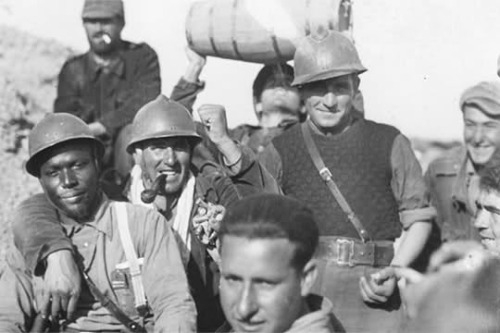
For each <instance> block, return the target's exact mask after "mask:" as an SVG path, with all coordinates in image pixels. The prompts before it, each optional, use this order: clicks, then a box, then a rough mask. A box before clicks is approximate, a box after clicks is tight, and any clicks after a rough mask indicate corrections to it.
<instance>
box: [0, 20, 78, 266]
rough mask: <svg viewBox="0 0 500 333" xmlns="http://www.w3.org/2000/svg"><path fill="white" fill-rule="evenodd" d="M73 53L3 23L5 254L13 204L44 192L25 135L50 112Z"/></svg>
mask: <svg viewBox="0 0 500 333" xmlns="http://www.w3.org/2000/svg"><path fill="white" fill-rule="evenodd" d="M72 53H73V52H72V51H71V50H70V49H69V48H67V47H64V46H63V45H60V44H59V43H57V42H55V41H52V40H46V39H40V38H36V37H33V36H31V35H29V34H27V33H24V32H22V31H19V30H16V29H14V28H10V27H6V26H1V25H0V128H1V130H0V189H2V191H0V258H3V257H4V253H5V250H6V249H7V248H8V246H10V242H11V236H10V225H11V219H10V217H11V215H12V210H13V208H14V207H15V206H16V205H17V204H18V203H19V202H20V201H22V200H23V199H25V198H26V197H28V196H29V195H30V194H32V193H35V192H38V191H39V185H38V183H37V181H36V180H35V179H33V177H31V176H29V175H28V174H27V173H26V172H24V171H23V163H24V161H25V160H26V158H27V156H28V151H27V143H26V135H27V134H28V131H29V129H30V128H31V127H33V124H34V123H35V122H37V121H38V120H39V119H41V118H42V117H43V115H45V114H46V113H48V112H50V111H51V108H52V103H53V100H54V97H55V94H56V85H57V74H58V73H59V70H60V68H61V66H62V64H63V62H64V60H65V59H67V58H68V57H69V56H71V55H72Z"/></svg>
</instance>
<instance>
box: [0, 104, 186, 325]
mask: <svg viewBox="0 0 500 333" xmlns="http://www.w3.org/2000/svg"><path fill="white" fill-rule="evenodd" d="M103 153H104V147H103V145H102V143H101V142H100V141H99V140H97V139H95V137H94V136H93V134H92V131H91V130H90V128H89V127H88V126H87V125H86V124H85V123H84V122H83V121H82V120H80V119H79V118H77V117H75V116H73V115H70V114H67V113H58V114H50V115H48V116H46V117H45V118H44V119H42V120H41V121H40V122H39V123H38V124H37V125H36V126H35V127H34V129H33V130H32V132H31V133H30V136H29V154H30V157H29V159H28V161H27V163H26V170H27V171H28V173H30V174H31V175H32V176H35V177H37V178H38V179H39V181H40V185H41V187H42V189H43V191H44V194H37V195H34V196H32V197H31V198H29V199H27V200H26V201H24V202H23V203H21V204H20V206H19V207H18V208H17V210H16V212H15V215H14V224H13V225H14V230H15V234H16V245H19V239H20V238H38V240H39V241H42V242H45V241H49V239H48V238H44V236H43V234H44V232H50V230H49V229H50V227H52V226H53V228H52V229H53V230H57V232H58V233H60V234H62V236H63V237H64V238H63V240H62V242H60V243H59V244H58V245H57V246H50V244H44V245H43V247H45V249H41V248H36V247H30V246H28V247H24V248H21V249H20V250H21V251H20V250H19V249H17V248H15V249H13V250H12V253H11V254H10V255H9V258H8V260H7V265H6V266H5V267H4V270H3V272H2V274H1V278H0V294H1V295H2V299H1V300H0V331H2V332H26V331H30V330H37V329H41V326H37V327H36V328H34V327H31V326H32V325H33V322H34V319H35V317H36V316H37V314H38V318H42V321H43V322H50V323H47V324H46V325H42V326H50V328H49V329H50V331H66V330H69V331H103V330H104V331H109V332H122V331H123V330H125V329H131V328H133V329H134V330H135V331H136V332H146V330H147V331H152V329H153V327H154V329H155V330H157V331H178V330H180V331H187V332H189V331H195V327H196V325H195V323H196V309H195V304H194V302H193V300H192V298H191V296H190V293H189V287H188V281H187V277H186V274H185V272H184V268H183V265H182V260H181V256H180V253H179V250H178V247H177V244H176V240H175V236H174V234H173V232H172V231H171V229H170V228H169V227H168V224H167V221H166V219H165V217H164V216H162V215H161V214H159V213H157V212H156V211H153V210H150V209H146V208H144V207H139V206H135V205H131V204H129V203H118V202H115V201H112V200H109V199H108V198H107V196H106V195H105V194H104V193H103V192H102V191H101V188H100V185H99V173H100V171H101V159H102V156H103ZM121 214H123V216H125V218H124V217H123V216H120V215H121ZM40 217H42V219H43V218H44V217H50V218H51V219H52V220H51V221H50V222H49V229H47V228H46V225H47V223H39V222H42V221H41V220H40V219H39V218H40ZM26 221H31V222H32V223H27V222H26ZM137 221H141V223H137ZM124 235H128V239H129V241H128V242H127V241H125V240H124V239H125V238H126V237H124ZM40 237H41V238H43V239H40ZM21 242H22V241H21ZM27 252H29V255H27V256H26V253H27ZM130 252H132V253H135V257H133V256H130V255H129V253H130ZM23 255H25V256H26V258H28V259H27V260H24V258H23ZM34 258H36V259H34ZM73 258H74V260H73ZM135 265H136V266H135ZM136 268H137V270H136ZM83 277H84V278H85V279H84V278H83ZM51 283H55V284H54V285H52V286H51V285H50V284H51ZM132 285H133V287H132ZM67 286H71V288H72V289H71V292H70V293H67V294H62V293H60V292H53V291H54V289H55V290H60V289H61V288H65V287H67ZM61 309H62V310H63V313H60V312H59V310H61ZM49 312H51V316H50V317H49V316H48V314H49Z"/></svg>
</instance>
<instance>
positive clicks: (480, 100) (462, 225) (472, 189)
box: [426, 82, 500, 241]
mask: <svg viewBox="0 0 500 333" xmlns="http://www.w3.org/2000/svg"><path fill="white" fill-rule="evenodd" d="M459 106H460V110H461V111H462V116H463V122H464V128H463V136H464V143H465V149H463V148H462V149H457V150H454V151H452V152H450V153H449V154H448V155H447V156H444V157H442V158H439V159H437V160H436V161H434V162H432V163H431V164H430V165H429V168H428V170H427V173H426V181H427V183H428V184H429V190H430V194H431V200H432V203H433V205H434V206H435V207H436V209H437V211H438V217H437V223H438V225H439V226H440V228H441V233H442V236H441V238H442V239H443V241H451V240H458V239H463V240H466V239H476V240H477V239H478V235H477V231H476V230H475V229H474V226H473V225H472V219H473V217H474V215H475V200H476V198H477V182H478V176H477V174H478V172H479V171H480V170H481V169H482V168H483V167H484V166H485V165H486V164H487V163H488V161H490V159H491V158H492V157H493V156H494V154H495V152H497V151H498V148H499V147H500V83H499V82H480V83H478V84H476V85H474V86H472V87H470V88H468V89H466V90H465V91H464V93H463V94H462V96H461V98H460V104H459Z"/></svg>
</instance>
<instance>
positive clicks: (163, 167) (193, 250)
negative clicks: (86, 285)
mask: <svg viewBox="0 0 500 333" xmlns="http://www.w3.org/2000/svg"><path fill="white" fill-rule="evenodd" d="M200 140H201V138H200V136H199V135H198V134H197V133H196V130H195V125H194V122H193V119H192V117H191V115H190V113H189V111H188V110H187V109H186V108H184V107H183V106H182V105H181V104H179V103H177V102H174V101H170V100H168V99H167V98H166V97H165V96H162V95H160V96H158V97H157V98H156V99H155V100H153V101H151V102H149V103H147V104H146V105H144V106H143V107H142V108H141V109H140V110H139V111H138V112H137V114H136V116H135V118H134V121H133V122H132V128H131V140H130V141H129V143H128V145H127V151H128V152H129V153H130V154H131V155H133V157H134V160H135V163H136V164H135V166H134V168H133V169H132V171H131V177H130V183H129V184H128V186H127V191H126V197H127V198H128V200H129V201H130V202H131V203H133V204H138V205H142V206H146V207H148V208H150V209H151V210H154V211H158V212H160V213H161V214H162V215H163V216H164V217H165V218H166V219H167V223H168V224H169V225H170V226H172V227H173V230H174V234H175V237H176V239H177V241H178V247H179V250H180V253H181V257H182V262H183V264H184V268H185V269H186V272H187V276H188V281H189V285H190V290H191V293H192V296H193V298H194V301H195V303H196V307H197V311H198V317H197V324H198V330H199V331H213V330H215V329H216V328H217V327H218V326H219V325H220V324H221V323H222V322H223V320H224V316H223V313H222V309H221V308H220V305H219V302H218V280H219V275H218V274H219V273H218V255H217V251H216V249H215V245H216V237H217V226H218V223H219V222H220V219H221V218H222V216H223V214H224V211H225V208H226V207H228V206H230V205H232V204H233V203H234V202H236V201H237V200H238V199H239V195H238V192H237V190H236V188H235V186H234V185H233V183H232V182H231V180H230V179H229V178H227V177H225V176H224V175H222V174H221V173H217V172H211V173H208V174H207V173H200V172H199V170H198V169H197V168H196V167H195V166H194V165H193V163H192V155H193V149H194V147H195V146H196V145H197V144H198V143H199V142H200ZM233 144H234V143H233ZM226 150H227V149H226ZM221 151H222V152H224V151H225V150H224V148H221ZM225 158H226V160H228V161H232V160H233V159H234V158H237V156H236V157H233V156H231V155H229V154H228V155H227V156H226V157H225ZM54 219H55V216H54V214H53V213H52V214H51V213H50V212H43V213H41V214H40V215H39V216H38V217H37V219H32V220H31V221H25V222H24V223H25V224H26V225H25V228H29V227H32V228H35V223H36V226H38V227H40V226H41V225H43V226H44V227H43V228H41V229H40V232H39V233H38V234H37V235H29V236H24V235H23V234H22V231H21V228H17V229H15V230H14V231H15V233H16V235H17V236H16V235H15V237H16V239H18V242H17V243H18V246H19V247H20V248H21V249H22V252H23V254H24V255H25V256H26V257H27V259H26V260H28V261H29V262H33V265H37V264H43V261H40V260H39V258H44V257H45V256H46V255H47V254H49V253H50V252H51V251H53V250H54V249H61V248H68V245H69V244H68V242H67V240H66V238H65V235H64V234H63V233H61V231H60V230H58V228H57V227H56V225H55V224H54V223H52V222H51V221H53V220H54ZM136 222H137V224H138V225H140V224H142V221H140V220H137V221H136ZM21 224H22V222H21ZM16 231H17V232H16ZM42 240H43V242H42ZM30 249H31V250H30ZM49 258H50V256H49ZM65 267H71V263H66V265H65ZM67 274H68V275H69V276H71V275H73V274H74V272H71V271H68V273H67ZM70 290H71V288H69V287H68V288H59V289H58V290H57V291H58V292H59V293H62V294H67V293H69V292H70Z"/></svg>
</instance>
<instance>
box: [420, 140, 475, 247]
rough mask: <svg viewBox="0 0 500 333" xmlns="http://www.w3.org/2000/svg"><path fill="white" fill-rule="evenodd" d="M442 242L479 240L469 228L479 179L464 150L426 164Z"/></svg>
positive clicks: (450, 153)
mask: <svg viewBox="0 0 500 333" xmlns="http://www.w3.org/2000/svg"><path fill="white" fill-rule="evenodd" d="M425 181H426V183H427V185H428V188H429V193H430V198H431V203H432V205H433V206H434V207H436V209H437V218H436V223H437V225H438V227H439V228H440V232H441V239H442V241H453V240H460V239H462V240H464V239H476V240H478V239H479V236H478V234H477V230H476V228H474V226H473V224H472V219H473V217H474V215H475V211H476V209H475V200H474V197H475V196H476V195H477V191H478V189H477V182H478V176H477V174H476V172H475V170H474V168H473V166H472V162H471V161H470V159H469V158H468V157H467V155H466V152H465V149H464V148H463V147H459V148H456V149H453V150H452V151H451V152H449V153H448V154H447V156H444V157H441V158H438V159H436V160H435V161H433V162H432V163H431V164H429V167H428V169H427V172H426V174H425Z"/></svg>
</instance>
